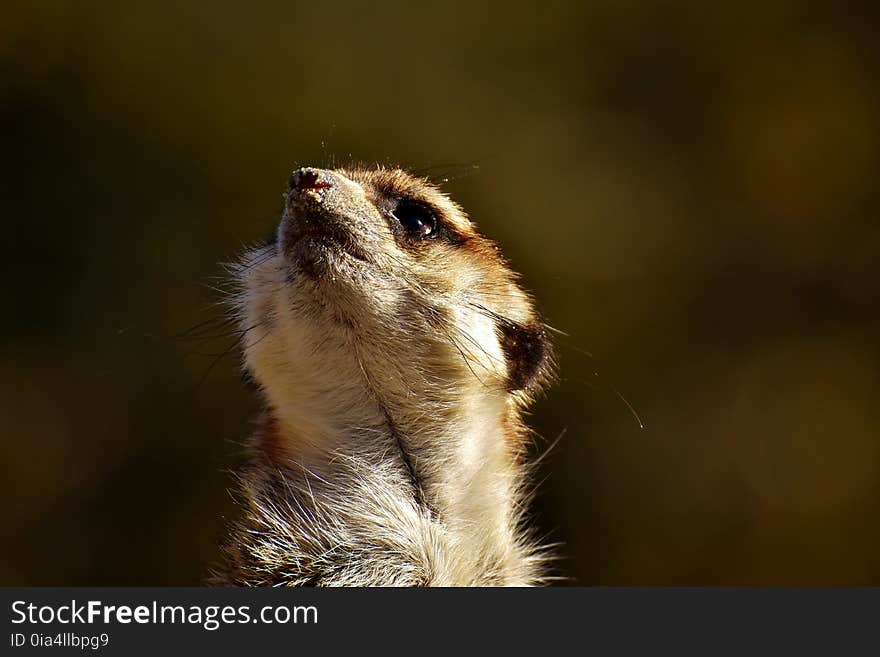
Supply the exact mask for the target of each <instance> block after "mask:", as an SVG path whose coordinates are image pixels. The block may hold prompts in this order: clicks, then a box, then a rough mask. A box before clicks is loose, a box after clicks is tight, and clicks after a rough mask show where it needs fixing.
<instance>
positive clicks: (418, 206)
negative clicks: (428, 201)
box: [391, 199, 438, 240]
mask: <svg viewBox="0 0 880 657" xmlns="http://www.w3.org/2000/svg"><path fill="white" fill-rule="evenodd" d="M391 216H392V217H394V218H395V219H396V220H397V222H398V223H399V225H400V228H401V229H402V230H403V232H404V234H405V235H406V236H407V237H409V238H411V239H417V240H423V239H427V238H431V237H436V236H437V228H438V221H437V215H436V213H435V212H434V210H433V209H431V207H430V206H428V205H425V204H424V203H420V202H418V201H413V200H410V199H401V200H400V201H398V202H397V205H396V206H395V208H394V209H393V210H392V211H391Z"/></svg>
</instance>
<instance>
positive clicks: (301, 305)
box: [213, 168, 552, 586]
mask: <svg viewBox="0 0 880 657" xmlns="http://www.w3.org/2000/svg"><path fill="white" fill-rule="evenodd" d="M237 278H238V283H239V293H238V295H237V296H236V298H235V300H234V303H235V308H236V312H237V319H238V321H239V323H240V327H241V332H242V335H243V338H242V349H243V352H244V364H245V368H246V369H247V371H248V372H249V374H250V376H251V377H252V379H253V380H254V381H255V382H256V383H257V386H258V389H259V391H260V394H261V396H262V398H263V401H264V403H265V411H264V413H263V416H262V418H261V421H260V426H259V428H258V430H257V431H256V433H255V435H254V436H252V438H251V441H250V443H249V454H248V461H247V464H246V466H245V467H244V469H243V470H242V472H240V473H239V481H240V499H241V503H242V506H243V507H244V509H243V518H242V519H241V520H239V521H238V522H237V523H235V524H234V525H233V526H232V528H231V532H230V536H229V537H228V539H227V541H226V544H225V548H224V553H225V556H226V566H225V568H224V569H223V570H222V572H219V573H218V574H217V575H215V577H214V579H213V581H214V583H221V584H235V585H270V584H271V585H278V584H282V585H319V586H346V585H351V586H367V585H392V586H428V585H431V586H480V585H530V584H537V583H540V581H541V577H542V574H543V568H542V563H543V561H544V552H543V550H542V549H541V548H540V547H539V546H538V545H536V544H535V543H534V541H533V538H532V536H531V533H530V532H529V529H528V526H527V523H526V522H525V518H524V516H523V507H524V505H525V500H524V499H523V497H524V494H523V483H524V480H525V478H526V468H527V466H526V464H525V463H524V459H523V451H524V450H523V439H524V436H525V434H526V431H527V429H526V427H525V425H524V424H523V422H522V419H521V414H522V412H523V410H524V409H525V408H526V406H528V405H529V404H530V403H531V402H532V401H533V400H534V398H535V396H536V394H537V393H538V392H539V391H541V390H542V389H543V388H544V386H545V385H546V384H547V383H548V382H549V380H550V378H551V370H552V363H551V361H552V358H551V354H550V347H549V343H548V340H547V337H546V334H545V330H544V326H543V324H542V322H541V320H540V319H539V317H538V315H537V314H536V312H535V310H534V308H533V305H532V302H531V299H530V298H529V296H528V295H527V294H526V293H525V292H524V291H523V289H522V288H521V287H520V286H519V283H518V280H517V276H516V274H514V273H513V272H512V271H511V270H510V268H509V267H508V265H507V263H506V262H505V260H504V258H503V256H502V255H501V253H500V251H499V249H498V247H497V246H496V245H495V244H494V243H493V242H491V241H490V240H488V239H487V238H485V237H483V236H481V235H480V234H479V233H478V232H477V231H476V228H475V226H474V225H473V223H471V221H470V220H469V219H468V218H467V216H466V215H465V214H464V212H463V211H462V210H461V208H459V207H458V206H457V205H456V204H455V203H454V202H452V201H451V200H450V199H449V198H448V197H447V196H445V195H444V194H443V193H442V192H441V191H440V190H439V189H437V188H436V187H434V186H433V185H431V184H430V183H429V182H428V181H426V180H423V179H419V178H416V177H413V176H411V175H409V174H408V173H406V172H404V171H402V170H388V169H381V168H379V169H337V170H322V169H315V168H303V169H299V170H297V171H295V172H294V173H293V175H292V176H291V177H290V181H289V186H288V191H287V193H286V194H285V207H284V212H283V215H282V218H281V221H280V223H279V225H278V229H277V233H276V239H275V240H273V241H272V242H271V243H270V244H267V245H264V246H262V247H260V248H257V249H254V250H252V251H251V252H249V253H248V254H246V255H245V256H244V258H243V259H242V261H241V265H240V267H239V268H238V271H237Z"/></svg>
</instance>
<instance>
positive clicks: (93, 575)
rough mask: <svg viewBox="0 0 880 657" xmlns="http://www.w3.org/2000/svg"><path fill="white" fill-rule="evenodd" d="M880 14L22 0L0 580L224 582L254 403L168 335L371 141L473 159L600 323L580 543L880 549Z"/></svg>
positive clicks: (868, 555)
mask: <svg viewBox="0 0 880 657" xmlns="http://www.w3.org/2000/svg"><path fill="white" fill-rule="evenodd" d="M878 14H880V11H878V9H877V5H876V3H868V2H864V3H842V2H833V3H832V2H827V3H816V2H804V1H793V0H792V1H785V0H760V1H753V0H745V1H743V2H736V3H724V4H707V3H696V2H694V3H691V2H674V1H668V2H622V1H620V0H615V1H613V2H612V1H610V0H609V1H599V2H592V1H591V2H569V3H556V2H540V3H534V2H520V1H513V2H507V3H498V4H486V5H480V4H477V3H473V2H465V3H460V4H459V3H455V2H449V1H447V2H442V3H436V4H431V3H418V4H416V3H409V2H397V3H381V4H379V3H357V2H348V1H335V2H332V3H307V4H303V3H295V2H274V3H273V2H270V3H263V4H261V5H260V6H259V7H257V5H256V4H254V3H238V2H229V1H221V0H215V1H214V2H212V3H199V4H196V5H189V4H188V3H176V6H173V7H163V6H161V3H146V2H145V3H134V2H127V3H116V2H89V1H87V0H79V1H77V2H73V1H70V2H66V1H62V0H56V1H51V0H47V1H43V0H37V1H35V2H19V1H16V0H13V2H11V3H10V2H4V3H3V4H2V7H0V107H2V124H3V133H4V139H3V158H2V171H0V174H2V175H0V209H2V221H3V227H4V230H3V235H4V237H3V241H4V247H5V248H4V257H3V259H2V263H0V268H2V270H3V279H4V281H5V284H4V303H3V304H2V306H0V308H2V310H0V312H2V313H3V317H2V323H0V431H2V445H3V458H2V460H0V461H2V464H0V509H2V528H3V529H2V530H0V532H2V537H0V583H2V584H6V585H13V584H41V585H48V584H100V585H105V584H106V585H109V584H156V585H169V584H198V583H200V582H201V581H202V578H203V577H204V575H205V574H206V572H207V567H208V565H209V564H210V563H212V562H214V561H216V559H217V558H218V549H217V542H218V540H219V538H220V537H221V535H222V532H223V527H224V523H225V518H228V517H229V516H230V514H234V508H233V507H232V506H231V504H230V500H229V496H228V494H227V492H226V488H227V487H228V486H230V485H231V480H230V478H229V477H228V475H227V474H226V473H225V472H224V470H225V469H227V468H230V467H232V466H234V465H235V464H236V463H237V462H238V458H239V448H238V443H239V441H240V440H242V439H243V438H244V436H246V435H247V433H248V432H249V431H250V428H251V426H252V422H253V419H254V418H255V414H256V412H257V410H258V409H257V408H256V404H255V401H254V399H253V396H252V394H251V393H250V392H249V391H248V390H247V389H246V388H245V386H244V385H243V384H242V382H241V379H240V374H239V372H238V361H237V355H236V354H235V353H229V354H228V355H227V356H226V357H224V358H222V359H219V360H217V359H216V357H215V355H216V354H219V353H223V352H224V350H225V349H226V348H227V347H228V346H229V342H228V341H225V342H224V341H223V340H219V341H218V340H214V341H193V340H189V341H187V340H179V339H174V338H173V337H171V336H174V335H176V334H179V333H181V332H183V331H185V330H187V329H188V328H190V327H193V326H195V325H197V324H199V323H200V322H204V321H207V320H210V319H211V318H212V317H216V316H217V315H218V313H220V312H221V310H220V309H218V308H216V307H215V306H213V305H212V304H213V303H214V302H215V301H216V300H217V295H216V293H215V292H214V291H212V289H211V287H212V286H214V285H216V284H217V281H216V279H215V277H216V276H218V275H222V269H221V267H220V263H221V262H224V261H230V260H231V259H233V258H234V257H235V254H236V253H237V252H239V251H240V250H241V248H242V245H244V244H249V243H253V242H256V241H258V240H260V239H263V238H265V237H267V236H268V235H269V234H270V231H271V230H272V229H273V227H274V224H275V222H276V220H277V217H278V213H279V210H280V207H281V196H280V195H281V192H282V191H283V189H284V186H285V182H286V179H287V176H288V174H289V172H290V171H291V170H292V169H293V168H294V167H296V166H297V165H307V164H329V163H331V161H334V160H335V161H336V162H337V163H346V162H348V161H350V160H359V161H366V162H380V163H385V164H402V165H405V166H409V167H414V168H418V169H423V170H425V171H427V172H428V173H431V174H432V175H433V176H434V177H435V178H437V179H438V180H441V181H442V180H443V179H445V178H446V179H448V182H445V183H444V187H445V189H447V190H448V191H449V192H450V193H451V194H452V195H453V197H454V198H456V199H457V200H458V201H460V202H461V203H462V204H463V205H464V207H465V208H467V209H468V210H469V212H470V214H471V215H472V217H473V218H474V219H475V220H476V221H477V223H478V224H479V225H480V226H481V227H482V229H483V231H484V232H485V233H487V234H488V235H490V236H492V237H494V238H496V239H497V240H498V241H499V242H500V243H501V244H502V246H503V248H504V250H505V252H506V254H507V255H508V256H509V257H510V259H511V260H512V262H513V264H514V267H515V268H516V269H518V270H519V271H521V272H522V273H523V274H524V275H525V281H526V284H527V286H528V287H529V288H530V289H531V290H533V291H534V293H535V294H536V296H537V298H538V299H539V302H540V307H541V309H542V311H543V313H544V315H545V316H546V318H547V319H548V321H549V322H550V324H551V325H553V326H554V327H556V328H557V329H559V330H560V331H563V332H565V334H566V335H565V336H561V337H559V339H558V341H557V347H558V351H559V354H560V361H561V364H562V381H561V384H560V385H559V386H557V387H556V388H555V389H553V390H552V392H551V393H550V394H549V396H548V398H547V399H546V400H545V401H544V402H542V403H541V404H540V405H539V406H538V407H537V409H536V411H535V413H534V416H533V418H532V421H533V424H534V426H535V427H536V428H537V429H538V430H539V432H540V433H541V435H542V436H543V439H541V440H539V441H538V442H537V444H536V448H535V449H536V453H537V452H540V451H541V450H542V449H545V448H546V447H547V446H548V445H549V444H550V443H552V441H553V440H555V439H556V438H557V437H558V436H560V435H561V434H562V437H561V439H560V441H559V443H558V445H557V446H556V447H555V448H554V449H553V450H552V452H551V453H550V455H549V456H548V457H547V458H546V459H545V461H544V465H543V468H542V472H541V477H539V480H541V481H542V482H543V483H542V484H541V486H540V487H539V489H538V496H537V499H536V502H535V505H534V511H535V517H536V522H537V523H538V525H539V526H540V527H541V528H542V531H543V532H544V533H545V534H546V535H547V536H548V537H549V539H550V540H554V541H559V542H561V543H562V546H561V547H560V548H559V553H560V555H561V557H562V558H561V560H560V561H559V564H558V569H559V571H560V573H561V574H563V575H566V576H568V577H570V578H571V582H573V583H577V584H584V585H592V584H856V583H858V584H880V428H878V427H880V422H878V420H880V417H878V415H880V412H878V408H880V406H878V402H880V344H878V336H880V306H878V292H880V221H878V209H880V188H878V185H877V179H878V172H880V166H878V165H880V111H878V110H880V87H878V77H880V76H878V72H880V39H878V36H880V35H878V29H877V25H878V18H880V16H878ZM215 361H216V364H215ZM641 424H643V427H642V426H641Z"/></svg>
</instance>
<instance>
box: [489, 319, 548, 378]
mask: <svg viewBox="0 0 880 657" xmlns="http://www.w3.org/2000/svg"><path fill="white" fill-rule="evenodd" d="M498 333H499V337H500V341H501V349H502V350H503V351H504V356H505V358H506V359H507V390H508V391H509V392H515V391H517V390H526V391H529V392H532V391H537V390H538V389H540V388H541V387H542V386H543V384H544V383H545V382H546V380H547V379H548V377H549V375H550V370H551V369H552V360H553V358H552V355H551V349H550V340H549V339H548V338H547V332H546V330H545V329H544V325H543V324H542V323H541V322H540V321H539V320H537V319H536V320H534V321H532V322H530V323H528V324H519V323H517V322H512V321H509V320H505V321H501V322H499V323H498Z"/></svg>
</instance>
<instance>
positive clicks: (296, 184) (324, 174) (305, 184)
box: [287, 167, 333, 192]
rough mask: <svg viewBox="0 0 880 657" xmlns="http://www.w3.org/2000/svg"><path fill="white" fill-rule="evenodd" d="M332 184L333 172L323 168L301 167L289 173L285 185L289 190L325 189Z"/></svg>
mask: <svg viewBox="0 0 880 657" xmlns="http://www.w3.org/2000/svg"><path fill="white" fill-rule="evenodd" d="M332 186H333V174H331V173H330V172H329V171H324V170H323V169H313V168H311V167H303V168H301V169H297V170H296V171H294V172H293V173H292V174H290V179H289V180H288V181H287V187H288V189H289V190H290V191H291V192H294V191H299V192H306V191H309V190H320V189H327V188H328V187H332Z"/></svg>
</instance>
